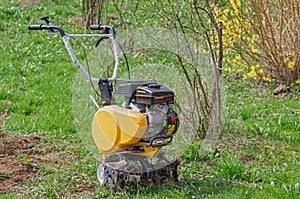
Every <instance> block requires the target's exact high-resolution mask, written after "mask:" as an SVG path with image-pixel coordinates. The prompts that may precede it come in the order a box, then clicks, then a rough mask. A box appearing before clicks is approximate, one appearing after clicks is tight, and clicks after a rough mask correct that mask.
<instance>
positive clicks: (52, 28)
mask: <svg viewBox="0 0 300 199" xmlns="http://www.w3.org/2000/svg"><path fill="white" fill-rule="evenodd" d="M28 29H29V30H49V31H50V32H55V30H57V31H58V32H59V33H60V35H61V37H62V39H63V42H64V44H65V46H66V48H67V51H68V53H69V55H70V57H71V59H72V61H73V64H74V65H75V66H76V67H77V69H78V70H79V71H80V72H81V73H82V75H83V76H84V77H85V78H86V79H87V80H89V81H91V82H93V83H99V81H100V80H101V79H99V78H94V77H91V76H90V75H89V73H88V72H87V71H86V70H85V69H84V68H83V67H82V66H81V65H80V63H79V62H78V59H77V57H76V55H75V54H74V52H73V49H72V47H71V44H70V42H69V37H68V36H67V35H66V34H65V32H64V31H63V29H62V28H61V27H59V26H57V25H55V24H50V23H49V24H47V25H45V24H30V25H29V26H28ZM90 29H91V30H103V31H104V33H105V34H108V32H109V30H110V31H111V34H108V35H110V36H109V38H110V39H111V40H112V44H113V49H114V50H113V51H114V59H115V68H114V71H113V74H112V77H111V78H104V79H105V80H106V81H108V82H111V81H115V80H116V79H117V76H118V70H119V65H120V57H119V52H118V42H117V40H116V32H115V29H114V28H113V27H112V26H104V25H92V26H91V27H90ZM102 79H103V78H102Z"/></svg>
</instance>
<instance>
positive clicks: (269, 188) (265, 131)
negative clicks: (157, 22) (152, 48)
mask: <svg viewBox="0 0 300 199" xmlns="http://www.w3.org/2000/svg"><path fill="white" fill-rule="evenodd" d="M24 2H25V1H4V2H3V3H2V4H1V5H0V8H1V12H0V16H1V18H2V19H4V20H1V22H0V31H1V37H2V38H1V40H0V46H1V48H0V59H1V60H2V61H1V63H0V112H1V113H2V112H4V111H7V114H8V116H7V118H6V121H5V123H4V126H3V131H5V132H7V133H9V134H16V135H27V134H37V135H39V136H41V137H42V142H43V143H44V145H45V146H48V147H49V148H50V149H51V154H52V159H53V163H52V164H50V165H48V164H44V165H40V166H39V167H38V168H39V171H38V176H37V177H35V178H33V179H30V180H29V181H27V182H26V183H24V184H20V185H19V186H18V187H16V190H15V191H14V192H9V191H8V192H7V193H5V194H3V195H1V196H0V197H1V198H18V197H20V198H61V197H67V198H77V197H90V198H299V197H300V185H299V183H300V177H299V173H300V165H299V161H300V156H299V154H300V147H299V146H300V140H299V139H300V136H299V135H300V122H299V121H300V109H299V94H300V93H299V88H297V87H293V88H292V90H293V92H294V93H295V94H296V95H298V98H295V97H294V98H291V99H286V98H275V97H273V96H272V90H273V89H274V88H275V85H272V84H268V85H264V84H259V85H258V84H257V83H256V82H255V81H251V80H249V81H245V82H241V81H240V80H235V79H226V82H225V86H226V98H227V108H228V116H227V120H226V123H225V125H224V136H223V138H222V139H221V140H220V142H219V145H218V148H217V149H216V150H215V151H213V152H211V153H210V154H208V155H205V156H203V155H202V154H200V153H199V149H201V142H197V141H196V142H195V143H194V144H193V145H191V146H190V147H189V149H188V150H187V151H185V153H184V154H183V160H182V163H181V166H180V168H179V175H180V183H179V184H177V185H175V184H170V185H166V186H161V187H136V188H134V189H132V190H127V191H121V192H118V193H114V192H113V191H112V190H109V189H105V188H103V187H101V186H100V185H99V183H98V182H97V179H96V175H95V169H96V166H97V161H96V160H95V159H94V157H93V156H92V155H91V154H90V153H89V152H88V150H87V149H86V148H85V146H84V145H83V144H82V143H81V141H80V136H78V134H77V133H76V132H77V130H76V127H75V124H74V119H75V118H74V116H73V113H72V105H73V104H72V90H71V88H72V85H73V81H74V74H75V73H76V72H77V71H76V70H75V69H74V68H73V66H72V65H71V62H70V60H69V58H68V55H67V53H66V51H65V50H64V48H63V44H62V42H61V40H60V38H59V37H57V36H49V35H48V34H47V33H46V32H29V31H28V30H27V25H28V24H29V23H38V22H39V21H37V19H38V18H39V17H40V16H42V15H45V14H48V15H50V18H53V19H55V22H56V23H57V24H61V25H62V26H63V27H65V29H66V30H68V31H69V32H73V29H74V27H75V28H77V29H78V27H77V26H76V25H74V24H70V23H68V22H67V21H66V20H65V18H72V17H80V16H81V13H80V12H81V11H80V7H81V5H80V4H79V3H76V2H75V3H74V1H68V3H65V4H62V3H60V1H46V0H44V1H40V3H39V4H35V5H30V6H29V7H27V8H24V9H17V8H18V6H21V5H22V4H23V3H24ZM28 2H29V1H28ZM78 2H79V1H78ZM78 30H79V31H80V29H78ZM39 150H40V151H41V153H44V152H45V150H46V149H43V148H41V149H39ZM17 158H22V159H23V162H24V163H26V164H27V162H28V161H29V160H27V158H26V156H20V157H17Z"/></svg>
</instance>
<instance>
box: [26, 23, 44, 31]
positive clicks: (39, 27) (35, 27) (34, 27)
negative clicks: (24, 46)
mask: <svg viewBox="0 0 300 199" xmlns="http://www.w3.org/2000/svg"><path fill="white" fill-rule="evenodd" d="M28 30H42V24H30V25H29V26H28Z"/></svg>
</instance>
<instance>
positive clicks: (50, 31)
mask: <svg viewBox="0 0 300 199" xmlns="http://www.w3.org/2000/svg"><path fill="white" fill-rule="evenodd" d="M40 19H41V20H44V21H45V22H46V23H47V25H51V23H50V20H49V17H48V16H42V17H41V18H40ZM56 32H57V30H55V29H52V28H50V29H49V30H48V33H49V34H55V33H56Z"/></svg>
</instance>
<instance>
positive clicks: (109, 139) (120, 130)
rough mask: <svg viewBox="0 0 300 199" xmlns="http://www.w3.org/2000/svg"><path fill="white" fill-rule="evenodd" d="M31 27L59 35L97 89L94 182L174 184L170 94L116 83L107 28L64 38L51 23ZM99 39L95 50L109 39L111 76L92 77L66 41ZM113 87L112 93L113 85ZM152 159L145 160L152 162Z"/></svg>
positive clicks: (144, 82) (174, 123)
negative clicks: (116, 98) (170, 153)
mask: <svg viewBox="0 0 300 199" xmlns="http://www.w3.org/2000/svg"><path fill="white" fill-rule="evenodd" d="M41 19H43V20H44V21H45V22H46V24H38V25H36V24H31V25H29V26H28V29H29V30H44V29H45V30H48V31H49V32H50V33H56V32H59V33H60V35H61V37H62V40H63V42H64V44H65V47H66V49H67V51H68V53H69V55H70V57H71V59H72V61H73V64H74V65H75V66H76V67H77V68H78V70H79V71H80V72H81V73H82V75H83V76H84V77H85V78H86V80H88V81H89V82H91V83H92V84H96V85H98V88H99V93H100V95H101V100H100V101H96V100H95V98H93V97H91V99H92V101H93V103H94V104H95V106H96V107H97V110H96V113H95V114H94V117H93V121H92V128H91V130H92V137H93V140H94V143H95V144H96V146H97V148H98V151H99V153H100V154H102V161H101V163H100V164H99V166H98V168H97V178H98V180H99V182H100V183H101V184H102V185H104V186H106V187H113V188H115V189H122V188H124V187H125V186H131V185H133V184H136V183H149V182H152V183H156V182H158V183H162V182H163V181H164V180H165V179H170V180H174V181H178V178H177V177H178V176H177V168H178V165H179V159H178V158H175V159H172V160H167V158H166V157H165V150H164V147H165V146H168V145H170V144H172V140H173V135H174V134H175V133H176V131H177V130H178V128H179V119H178V115H177V113H176V111H175V108H174V106H175V94H174V92H173V91H172V90H170V89H169V88H167V87H164V86H162V85H160V84H158V83H157V82H156V81H155V80H148V79H138V80H117V76H118V69H119V64H120V58H119V52H118V51H119V48H118V47H119V46H118V43H117V40H116V33H115V30H114V28H113V27H112V26H105V25H92V26H91V27H90V28H91V30H96V31H99V32H100V33H99V34H72V35H66V34H65V32H64V31H63V29H62V28H61V27H59V26H57V25H55V24H51V23H50V21H49V19H48V17H42V18H41ZM89 36H93V37H95V36H96V37H99V40H98V41H97V44H96V46H98V45H99V43H100V42H101V41H102V40H104V39H110V40H111V41H112V46H113V54H114V69H113V74H112V76H111V77H110V78H109V77H105V78H94V77H91V75H90V74H89V72H88V71H86V70H85V69H84V68H83V67H82V65H81V64H80V63H79V62H78V60H77V57H76V56H75V54H74V52H73V49H72V47H71V44H70V42H69V37H89ZM116 82H117V84H115V85H117V86H116V87H115V88H114V89H113V86H112V83H116ZM114 96H122V97H124V99H125V100H124V102H123V104H122V105H121V106H119V105H116V104H115V103H114ZM154 158H155V161H149V159H154Z"/></svg>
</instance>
